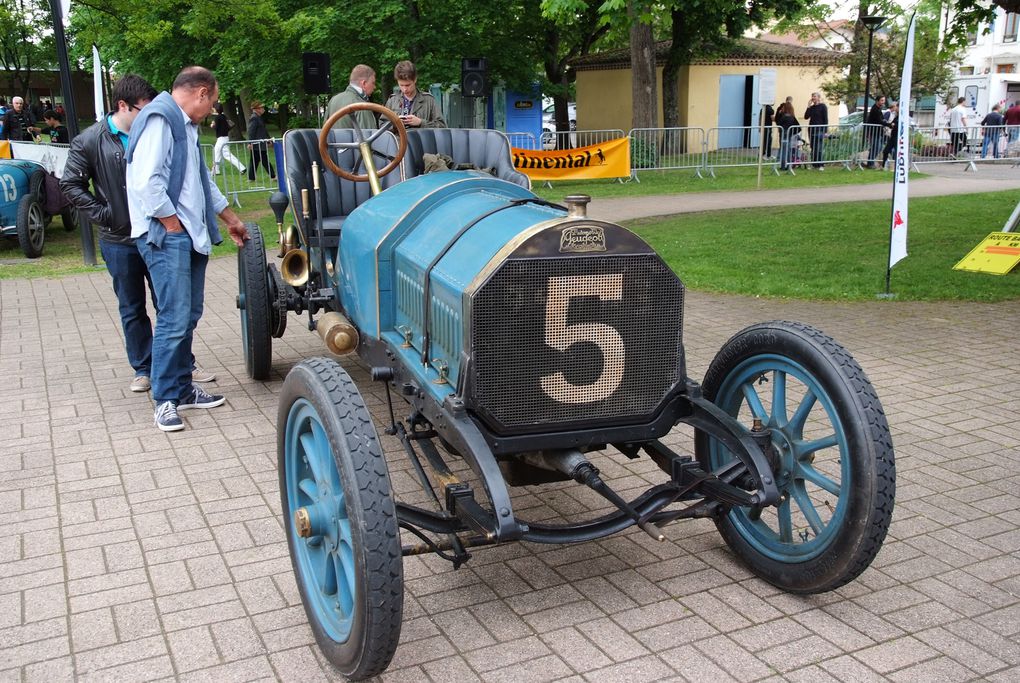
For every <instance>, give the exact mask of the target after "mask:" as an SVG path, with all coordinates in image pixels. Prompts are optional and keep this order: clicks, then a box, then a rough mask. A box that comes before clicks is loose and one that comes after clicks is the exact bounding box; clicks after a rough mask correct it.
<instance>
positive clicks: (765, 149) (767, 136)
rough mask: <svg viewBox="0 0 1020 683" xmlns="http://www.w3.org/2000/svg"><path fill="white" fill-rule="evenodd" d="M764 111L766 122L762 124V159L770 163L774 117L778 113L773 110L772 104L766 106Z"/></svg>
mask: <svg viewBox="0 0 1020 683" xmlns="http://www.w3.org/2000/svg"><path fill="white" fill-rule="evenodd" d="M764 109H765V113H764V114H765V120H764V121H763V122H762V141H761V156H762V159H765V160H766V161H769V160H771V159H772V125H773V120H772V117H774V116H775V114H776V111H775V109H773V108H772V105H771V104H766V105H765V107H764Z"/></svg>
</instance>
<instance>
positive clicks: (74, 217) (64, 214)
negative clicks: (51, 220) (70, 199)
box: [60, 204, 78, 232]
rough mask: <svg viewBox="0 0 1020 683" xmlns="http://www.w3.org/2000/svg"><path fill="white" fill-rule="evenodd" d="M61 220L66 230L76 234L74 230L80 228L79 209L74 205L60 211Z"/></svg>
mask: <svg viewBox="0 0 1020 683" xmlns="http://www.w3.org/2000/svg"><path fill="white" fill-rule="evenodd" d="M60 220H61V221H63V223H64V230H66V231H67V232H74V229H75V228H77V227H78V207H76V206H75V205H74V204H68V205H67V206H65V207H64V208H63V209H61V210H60Z"/></svg>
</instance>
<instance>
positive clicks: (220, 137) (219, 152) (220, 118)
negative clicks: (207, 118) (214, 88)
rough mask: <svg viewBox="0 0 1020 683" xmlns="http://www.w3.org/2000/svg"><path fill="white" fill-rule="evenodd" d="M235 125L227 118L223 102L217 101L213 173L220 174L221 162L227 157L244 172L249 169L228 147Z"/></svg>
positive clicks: (214, 124)
mask: <svg viewBox="0 0 1020 683" xmlns="http://www.w3.org/2000/svg"><path fill="white" fill-rule="evenodd" d="M233 127H234V122H233V121H231V120H230V119H229V118H227V115H226V114H224V113H223V104H222V103H220V102H217V103H216V116H215V117H213V132H214V133H215V135H216V146H215V147H213V174H214V175H219V174H220V164H222V163H223V160H224V159H226V160H227V161H229V162H230V164H231V165H232V166H233V167H234V168H236V169H237V170H238V171H239V172H241V173H244V172H245V171H247V170H248V169H247V168H245V166H244V164H242V163H241V161H240V160H239V159H238V158H237V157H235V156H234V155H233V154H232V153H231V152H230V148H229V147H227V146H226V145H227V143H228V142H230V129H231V128H233Z"/></svg>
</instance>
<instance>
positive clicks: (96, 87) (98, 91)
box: [92, 44, 106, 121]
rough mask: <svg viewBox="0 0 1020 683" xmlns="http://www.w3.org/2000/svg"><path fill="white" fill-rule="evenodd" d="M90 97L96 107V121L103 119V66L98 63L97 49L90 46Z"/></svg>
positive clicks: (104, 108)
mask: <svg viewBox="0 0 1020 683" xmlns="http://www.w3.org/2000/svg"><path fill="white" fill-rule="evenodd" d="M92 97H93V98H94V100H95V105H96V121H99V120H100V119H102V118H103V114H104V113H106V106H105V105H104V104H103V65H102V63H101V62H100V61H99V48H98V47H96V46H95V44H93V45H92Z"/></svg>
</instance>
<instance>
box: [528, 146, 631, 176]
mask: <svg viewBox="0 0 1020 683" xmlns="http://www.w3.org/2000/svg"><path fill="white" fill-rule="evenodd" d="M510 151H511V153H512V154H513V157H514V168H516V169H517V170H518V171H520V172H521V173H526V174H527V175H528V177H529V178H531V179H532V180H578V179H585V178H623V177H625V176H629V175H630V139H629V138H616V139H614V140H606V141H605V142H600V143H598V144H596V145H588V146H587V147H575V148H573V149H556V150H548V151H545V150H542V151H539V150H534V149H518V148H517V147H514V148H511V150H510Z"/></svg>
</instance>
